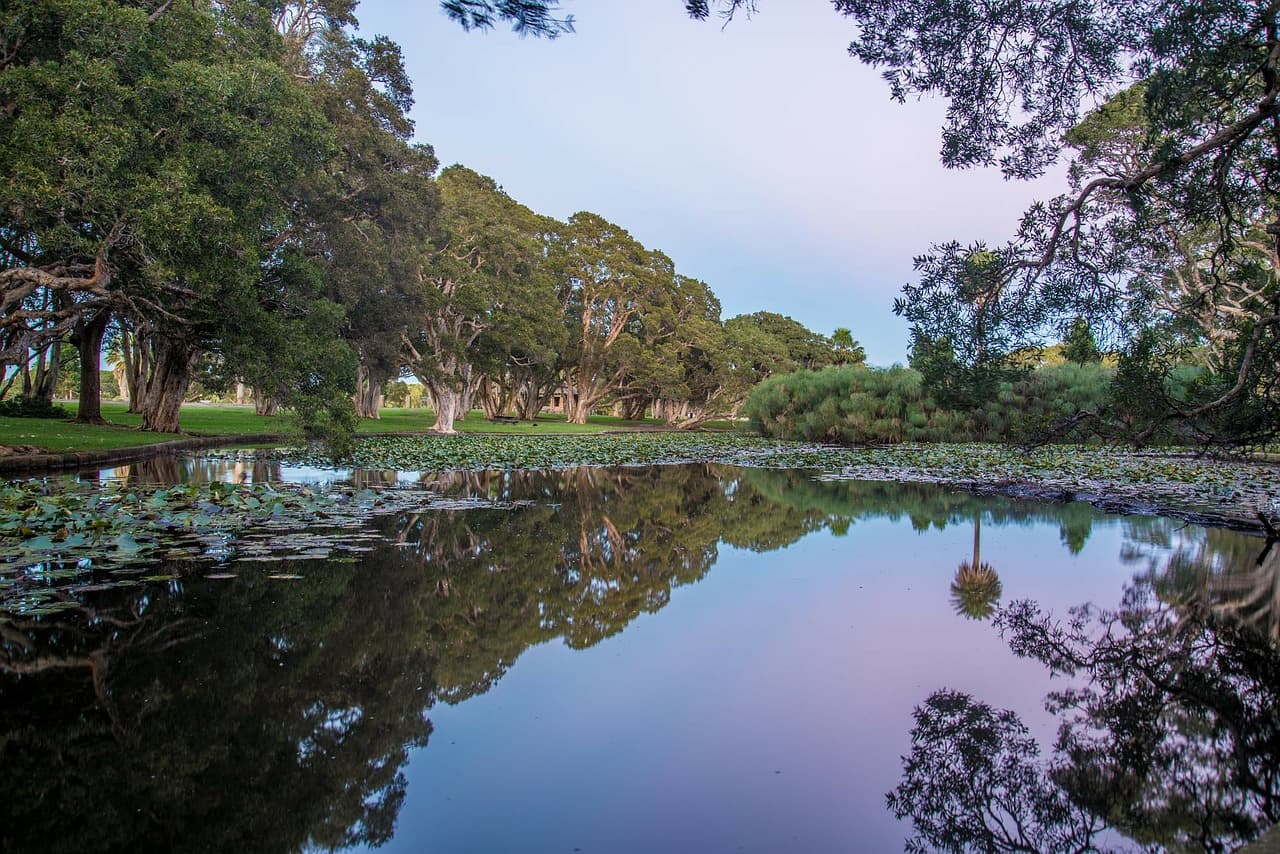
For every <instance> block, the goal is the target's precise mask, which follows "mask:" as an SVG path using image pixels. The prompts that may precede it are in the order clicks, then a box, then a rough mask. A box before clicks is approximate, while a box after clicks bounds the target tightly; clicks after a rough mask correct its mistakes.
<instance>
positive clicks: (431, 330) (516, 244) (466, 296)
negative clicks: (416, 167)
mask: <svg viewBox="0 0 1280 854" xmlns="http://www.w3.org/2000/svg"><path fill="white" fill-rule="evenodd" d="M438 184H439V188H440V198H441V202H442V205H443V208H442V213H441V227H440V230H439V232H438V234H437V235H436V236H435V238H434V239H433V242H432V245H431V246H430V248H429V253H428V255H427V260H426V262H425V263H424V264H423V266H422V268H421V269H420V270H419V272H418V274H417V279H418V281H417V290H416V300H417V307H416V308H415V313H414V314H413V315H412V316H411V317H410V319H409V322H408V326H407V329H406V330H405V331H404V332H403V333H402V334H403V344H404V347H405V350H406V353H407V360H408V366H409V368H410V370H412V371H413V373H414V375H415V376H416V377H417V378H418V379H419V381H421V382H422V384H423V385H424V386H426V387H427V388H428V389H430V391H431V396H432V399H433V400H434V402H435V409H436V424H435V428H434V429H435V430H437V431H438V432H441V433H452V432H454V429H453V422H454V419H455V418H457V417H463V416H465V415H466V410H467V409H468V408H469V402H470V400H471V395H472V394H473V393H474V391H475V389H476V387H477V386H478V384H479V382H480V380H481V378H482V376H483V371H484V368H485V367H486V366H485V365H483V364H477V359H478V358H480V357H481V356H482V355H483V354H484V353H486V352H490V353H492V352H493V350H494V348H493V347H486V346H485V345H484V342H483V341H482V340H481V339H482V337H483V336H492V337H493V338H494V339H496V340H499V341H500V340H503V339H505V338H506V337H507V334H506V333H507V330H508V329H511V328H512V327H513V326H521V327H527V325H528V324H529V323H530V322H536V320H537V319H543V321H544V322H545V319H546V317H547V316H548V315H551V306H552V305H553V302H552V300H553V296H552V292H551V290H550V288H549V287H547V284H548V283H547V280H546V279H544V278H543V277H542V276H539V275H535V274H534V271H535V269H536V268H537V266H538V265H539V264H541V263H542V261H543V244H542V242H541V229H542V226H543V220H542V219H541V218H539V217H537V216H536V215H535V214H534V213H533V212H532V211H530V210H529V209H528V208H526V207H524V206H523V205H521V204H519V203H518V202H516V201H515V200H514V199H512V198H511V197H510V196H508V195H507V194H506V193H505V192H504V191H503V190H502V188H501V187H499V186H498V184H497V182H495V181H494V180H493V179H492V178H488V177H486V176H484V175H480V174H477V173H476V172H473V171H471V170H470V169H467V168H465V167H462V166H451V167H449V168H448V169H446V170H445V171H444V172H443V173H441V175H440V179H439V182H438Z"/></svg>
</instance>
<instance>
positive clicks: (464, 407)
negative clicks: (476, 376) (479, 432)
mask: <svg viewBox="0 0 1280 854" xmlns="http://www.w3.org/2000/svg"><path fill="white" fill-rule="evenodd" d="M460 373H461V375H462V376H461V382H460V384H461V386H462V391H461V392H459V394H458V401H457V404H456V406H457V410H456V417H458V418H466V417H467V415H468V414H470V412H471V405H472V401H473V400H474V399H475V393H476V388H477V387H478V386H479V382H477V381H476V380H473V379H472V374H473V373H474V371H473V370H472V367H471V365H469V364H468V365H464V366H463V367H462V370H461V371H460Z"/></svg>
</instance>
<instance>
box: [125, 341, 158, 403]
mask: <svg viewBox="0 0 1280 854" xmlns="http://www.w3.org/2000/svg"><path fill="white" fill-rule="evenodd" d="M153 355H154V354H153V353H152V351H151V343H150V340H149V339H148V337H147V332H146V331H145V328H140V329H137V330H135V331H133V332H130V331H129V329H128V328H127V327H125V326H124V324H121V330H120V356H121V361H122V362H123V363H124V378H125V382H124V388H125V389H126V391H125V399H126V400H127V401H129V411H130V412H133V413H140V412H142V411H143V409H144V407H145V405H146V399H147V381H148V379H149V378H150V376H151V372H152V369H153V368H154V366H155V359H154V358H153Z"/></svg>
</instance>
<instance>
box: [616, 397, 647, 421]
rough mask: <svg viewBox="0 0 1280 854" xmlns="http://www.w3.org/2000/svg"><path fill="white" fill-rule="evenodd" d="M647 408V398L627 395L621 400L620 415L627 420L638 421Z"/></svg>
mask: <svg viewBox="0 0 1280 854" xmlns="http://www.w3.org/2000/svg"><path fill="white" fill-rule="evenodd" d="M648 408H649V400H648V398H644V397H629V398H627V399H626V400H624V401H622V417H623V418H625V419H627V420H628V421H639V420H641V419H643V418H644V412H645V410H646V409H648Z"/></svg>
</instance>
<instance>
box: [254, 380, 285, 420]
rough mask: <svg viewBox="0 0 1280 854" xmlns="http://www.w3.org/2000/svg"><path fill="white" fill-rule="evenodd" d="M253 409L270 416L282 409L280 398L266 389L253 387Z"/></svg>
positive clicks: (257, 412) (255, 411)
mask: <svg viewBox="0 0 1280 854" xmlns="http://www.w3.org/2000/svg"><path fill="white" fill-rule="evenodd" d="M253 411H254V413H256V414H258V415H262V416H265V417H267V418H270V417H271V416H273V415H275V414H276V413H278V412H279V411H280V400H279V398H276V397H275V396H273V395H270V394H268V393H267V390H266V389H263V388H257V387H256V386H255V387H254V389H253Z"/></svg>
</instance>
